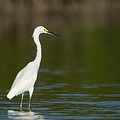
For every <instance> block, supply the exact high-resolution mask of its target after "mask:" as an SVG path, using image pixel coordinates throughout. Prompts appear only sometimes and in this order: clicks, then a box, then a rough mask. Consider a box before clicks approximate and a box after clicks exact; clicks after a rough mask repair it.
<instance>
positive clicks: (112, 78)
mask: <svg viewBox="0 0 120 120" xmlns="http://www.w3.org/2000/svg"><path fill="white" fill-rule="evenodd" d="M49 21H52V23H46V24H45V26H46V27H47V28H48V29H50V30H51V31H54V32H56V33H58V34H60V35H61V37H60V38H57V37H55V36H49V35H41V37H40V39H41V44H42V54H43V57H42V62H41V67H40V70H39V75H38V79H37V82H36V84H35V90H34V93H33V97H32V105H31V106H32V111H33V113H29V112H28V113H27V112H24V113H23V114H22V115H21V112H19V104H20V97H21V96H17V97H15V98H14V99H12V100H11V101H9V100H8V99H7V98H6V94H7V93H8V91H7V90H9V89H10V86H11V84H12V82H13V80H14V78H15V76H16V74H17V73H18V71H19V70H21V69H22V68H23V67H24V66H25V65H26V64H27V63H28V62H30V61H32V60H33V59H34V57H35V54H36V48H35V47H36V46H35V45H34V42H33V40H32V37H31V36H32V32H33V29H34V27H35V26H30V28H27V27H26V28H24V27H20V29H19V27H16V26H11V28H10V29H8V30H3V31H1V34H0V48H1V51H0V83H1V84H0V96H1V97H0V106H1V107H0V119H13V118H15V119H19V118H20V117H21V119H25V117H27V118H29V117H33V119H40V118H41V117H42V118H41V119H43V118H44V119H45V120H46V119H51V120H56V119H60V120H61V119H71V120H73V119H75V120H76V119H120V101H119V100H120V99H119V98H120V73H119V72H120V71H119V69H120V33H119V31H120V25H119V24H118V23H113V24H112V23H111V24H103V25H95V24H92V25H86V24H83V23H84V22H83V23H80V19H77V20H73V19H66V20H64V22H63V21H61V20H59V19H50V20H49ZM55 21H56V22H55ZM54 22H55V25H54V24H53V23H54ZM51 24H52V25H51ZM23 106H24V108H23V109H24V111H27V110H28V94H26V95H25V96H24V103H23ZM10 110H11V111H12V112H10Z"/></svg>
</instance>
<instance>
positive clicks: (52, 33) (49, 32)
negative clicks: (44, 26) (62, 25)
mask: <svg viewBox="0 0 120 120" xmlns="http://www.w3.org/2000/svg"><path fill="white" fill-rule="evenodd" d="M48 34H51V35H55V36H57V37H60V35H58V34H56V33H54V32H51V31H48Z"/></svg>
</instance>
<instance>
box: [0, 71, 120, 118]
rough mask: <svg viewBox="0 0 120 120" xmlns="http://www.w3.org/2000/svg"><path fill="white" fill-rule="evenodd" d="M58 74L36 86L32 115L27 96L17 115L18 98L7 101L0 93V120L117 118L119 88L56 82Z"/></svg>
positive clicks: (114, 85) (96, 84) (102, 84)
mask: <svg viewBox="0 0 120 120" xmlns="http://www.w3.org/2000/svg"><path fill="white" fill-rule="evenodd" d="M40 71H42V70H40ZM57 71H58V70H56V72H57ZM54 72H55V71H54ZM56 72H55V73H56ZM44 73H45V74H47V73H46V71H45V72H43V71H42V72H40V74H44ZM48 73H49V72H48ZM51 74H52V75H53V72H51V73H49V75H51ZM61 74H64V72H61ZM61 74H59V75H58V74H54V75H53V76H54V77H56V76H57V78H55V79H49V78H46V79H47V80H42V81H41V80H40V81H41V82H38V83H36V85H35V91H34V94H33V98H32V105H31V107H32V111H31V112H28V94H26V95H25V96H24V103H23V112H20V111H19V104H20V97H16V98H14V99H13V100H11V101H9V100H8V99H6V93H5V91H4V90H2V89H1V92H0V95H1V98H0V104H1V107H0V119H15V120H19V119H23V120H24V119H26V120H27V119H30V120H36V119H38V120H47V119H51V120H61V119H66V120H67V119H68V120H70V119H71V120H73V119H75V120H79V119H81V120H82V119H111V120H112V119H119V118H120V101H119V98H120V94H119V88H120V84H117V83H112V84H110V83H109V84H105V83H89V80H87V81H82V83H81V84H79V83H76V82H75V80H73V81H71V83H69V82H68V81H67V82H66V79H65V78H64V77H63V78H62V79H59V77H58V76H61ZM38 81H39V79H38Z"/></svg>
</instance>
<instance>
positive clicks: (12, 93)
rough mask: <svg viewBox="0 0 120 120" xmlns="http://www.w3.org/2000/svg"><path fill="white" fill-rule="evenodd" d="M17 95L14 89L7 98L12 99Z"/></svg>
mask: <svg viewBox="0 0 120 120" xmlns="http://www.w3.org/2000/svg"><path fill="white" fill-rule="evenodd" d="M14 96H15V93H14V92H13V91H10V92H9V93H8V94H7V98H8V99H9V100H11V99H12V98H13V97H14Z"/></svg>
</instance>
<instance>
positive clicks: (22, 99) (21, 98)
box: [20, 94, 24, 111]
mask: <svg viewBox="0 0 120 120" xmlns="http://www.w3.org/2000/svg"><path fill="white" fill-rule="evenodd" d="M23 96H24V94H22V97H21V102H20V111H22V101H23Z"/></svg>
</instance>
